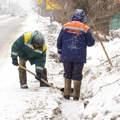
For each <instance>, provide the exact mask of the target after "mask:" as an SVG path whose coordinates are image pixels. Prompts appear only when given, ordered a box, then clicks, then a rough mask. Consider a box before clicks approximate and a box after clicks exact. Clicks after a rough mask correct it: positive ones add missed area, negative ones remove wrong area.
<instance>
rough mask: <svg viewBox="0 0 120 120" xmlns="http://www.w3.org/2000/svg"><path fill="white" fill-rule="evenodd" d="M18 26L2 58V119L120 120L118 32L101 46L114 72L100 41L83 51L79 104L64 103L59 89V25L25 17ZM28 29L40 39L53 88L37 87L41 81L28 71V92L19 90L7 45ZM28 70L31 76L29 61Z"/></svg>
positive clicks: (119, 42)
mask: <svg viewBox="0 0 120 120" xmlns="http://www.w3.org/2000/svg"><path fill="white" fill-rule="evenodd" d="M22 26H23V27H21V28H20V29H19V31H18V34H16V35H15V37H14V40H12V41H11V43H8V45H7V46H6V47H7V48H8V51H6V52H4V56H3V55H2V56H0V84H1V87H0V97H1V99H0V120H120V38H119V36H118V34H117V33H119V32H120V30H117V31H110V36H107V37H108V39H109V38H110V39H109V41H107V42H103V45H104V47H105V49H106V52H107V54H108V56H109V58H110V60H111V63H112V65H113V67H112V66H111V65H110V64H109V62H108V59H107V57H106V55H105V52H104V50H103V48H102V46H101V44H100V42H99V41H98V40H96V41H97V42H96V43H95V45H94V46H93V47H88V48H87V63H86V64H85V65H84V69H83V80H82V86H81V94H80V100H79V101H73V99H72V97H71V98H70V100H66V99H64V97H63V93H62V92H61V91H60V90H59V88H63V87H64V77H63V73H64V69H63V64H62V62H59V59H58V54H57V48H56V43H57V37H58V35H59V32H60V30H61V27H62V26H61V24H59V23H57V22H52V23H50V20H49V19H48V18H43V17H40V19H39V21H38V20H37V15H36V16H29V17H28V19H26V21H25V22H23V23H22ZM31 30H32V31H33V30H39V31H40V32H42V33H43V34H44V37H45V39H46V44H47V61H46V65H45V67H46V68H47V72H48V73H47V74H48V82H49V83H53V86H54V87H55V88H56V89H53V88H52V87H43V88H41V87H39V81H37V80H36V79H35V77H34V76H33V75H32V74H30V73H28V72H27V82H28V86H29V89H20V83H19V76H18V67H16V66H13V65H12V63H11V62H12V59H11V57H10V51H11V45H12V43H13V42H14V41H15V40H16V39H17V38H18V37H19V36H20V35H21V34H22V33H24V32H26V31H31ZM114 34H117V36H116V37H115V35H114ZM101 36H102V35H101ZM111 38H112V39H111ZM3 51H4V48H3V49H2V51H1V52H3ZM26 66H27V69H29V70H30V71H32V72H33V73H35V66H34V65H33V66H31V65H30V63H29V62H27V65H26ZM72 87H73V84H72Z"/></svg>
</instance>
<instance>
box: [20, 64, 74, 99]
mask: <svg viewBox="0 0 120 120" xmlns="http://www.w3.org/2000/svg"><path fill="white" fill-rule="evenodd" d="M19 67H20V68H22V69H24V70H25V71H28V72H29V73H31V74H32V75H34V76H36V77H37V75H36V74H34V73H33V72H31V71H30V70H28V69H27V68H25V67H23V66H22V65H20V64H19ZM41 81H42V82H44V83H45V84H47V85H49V86H50V87H52V88H54V89H57V90H60V91H61V92H62V93H63V92H64V88H56V87H54V86H53V85H51V84H50V83H48V82H47V81H45V80H44V79H42V78H41ZM71 93H73V88H71ZM71 97H72V95H71Z"/></svg>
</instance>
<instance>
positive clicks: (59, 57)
mask: <svg viewBox="0 0 120 120" xmlns="http://www.w3.org/2000/svg"><path fill="white" fill-rule="evenodd" d="M58 59H59V62H61V54H59V56H58Z"/></svg>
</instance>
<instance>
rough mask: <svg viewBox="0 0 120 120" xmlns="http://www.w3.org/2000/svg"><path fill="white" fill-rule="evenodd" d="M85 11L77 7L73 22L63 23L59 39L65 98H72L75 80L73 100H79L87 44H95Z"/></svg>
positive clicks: (58, 45) (58, 47)
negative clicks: (86, 22)
mask: <svg viewBox="0 0 120 120" xmlns="http://www.w3.org/2000/svg"><path fill="white" fill-rule="evenodd" d="M85 21H86V20H85V13H84V11H83V10H82V9H76V10H75V12H74V14H73V16H72V19H71V22H68V23H66V24H64V25H63V27H62V29H61V31H60V34H59V36H58V39H57V49H58V54H60V55H61V61H62V62H63V66H64V78H65V82H64V84H65V87H64V98H65V99H70V92H71V80H74V91H73V100H75V101H78V100H79V97H80V87H81V80H82V76H83V75H82V70H83V66H84V63H86V55H87V50H86V49H87V46H88V47H91V46H93V45H94V44H95V39H94V37H93V36H92V33H91V31H90V28H89V27H88V26H87V25H85Z"/></svg>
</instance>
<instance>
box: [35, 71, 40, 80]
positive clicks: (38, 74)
mask: <svg viewBox="0 0 120 120" xmlns="http://www.w3.org/2000/svg"><path fill="white" fill-rule="evenodd" d="M36 75H37V77H36V76H35V78H36V79H37V80H38V81H40V80H41V77H42V74H41V73H39V72H37V73H36Z"/></svg>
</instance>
